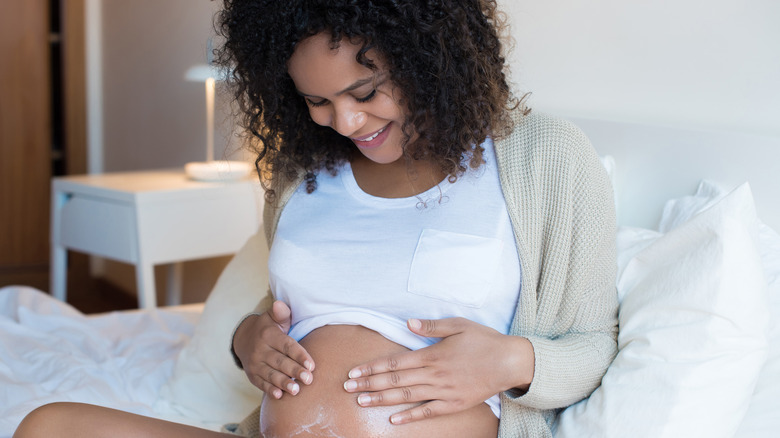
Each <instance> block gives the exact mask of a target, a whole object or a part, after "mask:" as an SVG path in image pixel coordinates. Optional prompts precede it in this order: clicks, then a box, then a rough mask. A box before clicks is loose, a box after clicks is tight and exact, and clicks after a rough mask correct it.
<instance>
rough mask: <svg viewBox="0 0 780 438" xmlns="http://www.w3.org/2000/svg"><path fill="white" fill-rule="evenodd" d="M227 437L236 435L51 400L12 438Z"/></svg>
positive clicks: (32, 415) (26, 421)
mask: <svg viewBox="0 0 780 438" xmlns="http://www.w3.org/2000/svg"><path fill="white" fill-rule="evenodd" d="M75 436H77V437H85V438H104V437H105V438H109V437H110V438H123V437H128V438H130V437H134V438H137V437H143V438H146V437H149V438H154V437H172V438H176V437H182V438H184V437H189V438H220V437H221V438H226V437H234V435H229V434H223V433H219V432H213V431H210V430H206V429H199V428H197V427H192V426H187V425H184V424H178V423H172V422H170V421H164V420H159V419H156V418H150V417H144V416H141V415H136V414H131V413H128V412H123V411H118V410H116V409H109V408H104V407H101V406H95V405H88V404H82V403H52V404H48V405H44V406H41V407H40V408H38V409H36V410H34V411H32V412H30V413H29V414H28V415H27V417H25V418H24V420H23V421H22V423H21V424H20V425H19V428H18V429H16V432H15V433H14V437H13V438H39V437H41V438H43V437H46V438H49V437H51V438H54V437H75Z"/></svg>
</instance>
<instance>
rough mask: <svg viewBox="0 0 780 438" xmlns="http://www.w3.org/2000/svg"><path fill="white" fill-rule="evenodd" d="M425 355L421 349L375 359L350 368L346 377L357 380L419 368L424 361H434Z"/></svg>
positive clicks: (428, 355)
mask: <svg viewBox="0 0 780 438" xmlns="http://www.w3.org/2000/svg"><path fill="white" fill-rule="evenodd" d="M427 353H428V352H427V351H426V350H425V349H421V350H417V351H407V352H404V353H399V354H394V355H392V356H387V357H383V358H380V359H375V360H372V361H371V362H367V363H364V364H362V365H358V366H356V367H355V368H352V369H351V370H349V373H348V376H349V378H350V379H357V378H360V377H368V376H373V375H377V374H383V373H387V372H391V371H397V370H404V369H409V368H419V367H421V366H424V365H425V363H426V360H428V361H430V360H434V358H433V357H431V354H427Z"/></svg>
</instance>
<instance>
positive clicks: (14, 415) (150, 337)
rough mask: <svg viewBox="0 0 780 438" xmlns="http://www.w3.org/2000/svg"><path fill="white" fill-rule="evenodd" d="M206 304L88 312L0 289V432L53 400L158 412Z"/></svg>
mask: <svg viewBox="0 0 780 438" xmlns="http://www.w3.org/2000/svg"><path fill="white" fill-rule="evenodd" d="M201 308H202V307H201V306H200V305H192V306H181V307H177V308H174V309H168V310H166V309H156V310H152V311H143V312H140V311H126V312H112V313H107V314H99V315H94V316H92V315H89V316H88V315H84V314H82V313H80V312H78V311H77V310H76V309H74V308H73V307H71V306H69V305H67V304H64V303H62V302H60V301H58V300H56V299H54V298H52V297H51V296H49V295H47V294H44V293H42V292H40V291H38V290H36V289H32V288H29V287H6V288H3V289H0V437H2V438H6V437H11V435H13V432H14V430H15V429H16V427H17V425H18V424H19V422H21V420H22V419H23V418H24V416H25V415H26V414H27V413H28V412H30V411H31V410H33V409H35V408H36V407H38V406H40V405H42V404H45V403H50V402H55V401H77V402H85V403H93V404H98V405H103V406H108V407H112V408H116V409H121V410H125V411H129V412H134V413H138V414H142V415H149V416H156V415H155V413H154V412H153V411H152V408H151V406H153V405H154V403H155V401H156V400H157V396H158V392H159V389H160V387H161V386H162V384H163V383H164V382H165V381H166V380H167V379H168V377H169V376H170V374H171V371H172V368H173V364H174V361H175V359H176V355H177V353H178V352H179V350H180V349H181V348H182V347H183V346H184V345H185V343H186V342H187V340H188V339H189V338H190V337H191V336H192V332H193V329H194V327H195V324H196V322H197V319H198V317H199V315H200V310H201Z"/></svg>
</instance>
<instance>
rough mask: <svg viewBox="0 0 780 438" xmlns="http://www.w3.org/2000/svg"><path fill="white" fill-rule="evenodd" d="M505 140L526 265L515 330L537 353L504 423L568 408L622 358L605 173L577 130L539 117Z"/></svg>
mask: <svg viewBox="0 0 780 438" xmlns="http://www.w3.org/2000/svg"><path fill="white" fill-rule="evenodd" d="M500 143H501V144H500V149H501V150H500V151H499V166H500V169H501V180H502V187H503V190H504V194H505V199H506V201H507V206H508V208H509V211H510V216H511V217H512V221H513V227H514V228H515V236H516V239H517V243H518V250H519V255H520V260H521V265H522V272H523V284H522V291H521V297H520V303H519V305H518V309H517V312H516V315H515V319H514V320H513V325H512V330H511V332H512V334H515V335H520V336H524V337H526V338H528V339H529V340H530V341H531V344H532V345H533V348H534V355H535V369H534V378H533V381H532V383H531V386H530V388H529V390H528V391H527V392H526V393H524V394H522V395H520V394H517V393H514V392H512V391H508V392H507V393H505V394H504V395H505V397H503V399H504V400H505V404H507V405H510V406H511V405H512V404H516V405H519V407H522V408H523V409H511V408H509V409H504V410H502V422H504V420H507V421H508V422H509V423H512V416H513V415H515V414H517V415H520V413H521V412H523V411H526V410H527V409H528V408H530V409H532V410H540V411H544V410H552V409H557V408H563V407H565V406H568V405H570V404H572V403H574V402H577V401H578V400H581V399H583V398H585V397H587V396H588V395H589V394H590V393H591V392H592V391H593V390H594V389H595V388H596V387H597V386H598V385H599V384H600V381H601V377H602V376H603V375H604V373H605V372H606V370H607V367H608V366H609V364H610V363H611V362H612V359H613V358H614V357H615V354H616V353H617V342H616V338H617V306H618V303H617V292H616V289H615V276H616V271H617V263H616V250H615V237H616V224H615V211H614V201H613V192H612V187H611V185H610V183H609V179H608V177H607V175H606V171H605V170H604V168H603V166H602V165H601V162H600V160H599V159H598V156H597V154H596V152H595V150H594V149H593V148H592V146H591V145H590V143H589V141H588V140H587V138H586V137H585V135H584V134H583V133H582V132H581V131H580V130H579V129H578V128H577V127H575V126H574V125H572V124H570V123H568V122H564V121H561V120H557V119H554V118H551V117H548V116H544V115H538V114H535V115H532V116H527V117H525V118H524V119H523V120H522V121H519V122H518V123H517V126H516V127H515V129H514V131H513V132H512V134H511V135H510V136H508V137H507V138H506V139H504V140H502V141H501V142H500ZM497 150H498V149H497ZM505 415H506V417H505ZM521 416H522V415H521ZM541 417H542V416H539V419H541ZM544 417H546V419H547V420H549V418H551V417H552V416H551V415H544ZM528 419H529V418H528V416H527V415H526V416H524V420H523V421H521V419H520V418H517V419H515V420H517V421H521V422H525V420H528ZM502 429H503V427H502Z"/></svg>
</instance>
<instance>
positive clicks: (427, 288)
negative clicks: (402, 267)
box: [407, 228, 504, 308]
mask: <svg viewBox="0 0 780 438" xmlns="http://www.w3.org/2000/svg"><path fill="white" fill-rule="evenodd" d="M503 246H504V243H503V242H502V241H501V240H500V239H495V238H490V237H482V236H474V235H470V234H461V233H452V232H449V231H439V230H433V229H429V228H427V229H424V230H423V231H422V233H421V234H420V239H419V240H418V241H417V248H416V249H415V251H414V257H413V259H412V266H411V270H410V272H409V283H408V287H407V291H408V292H409V293H413V294H416V295H422V296H426V297H429V298H434V299H437V300H442V301H446V302H451V303H456V304H459V305H462V306H467V307H475V308H479V307H482V305H483V304H484V303H485V300H486V299H487V296H488V294H489V292H490V289H491V286H492V284H493V280H494V278H495V275H496V271H497V270H498V265H499V262H500V259H501V251H502V250H503Z"/></svg>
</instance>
